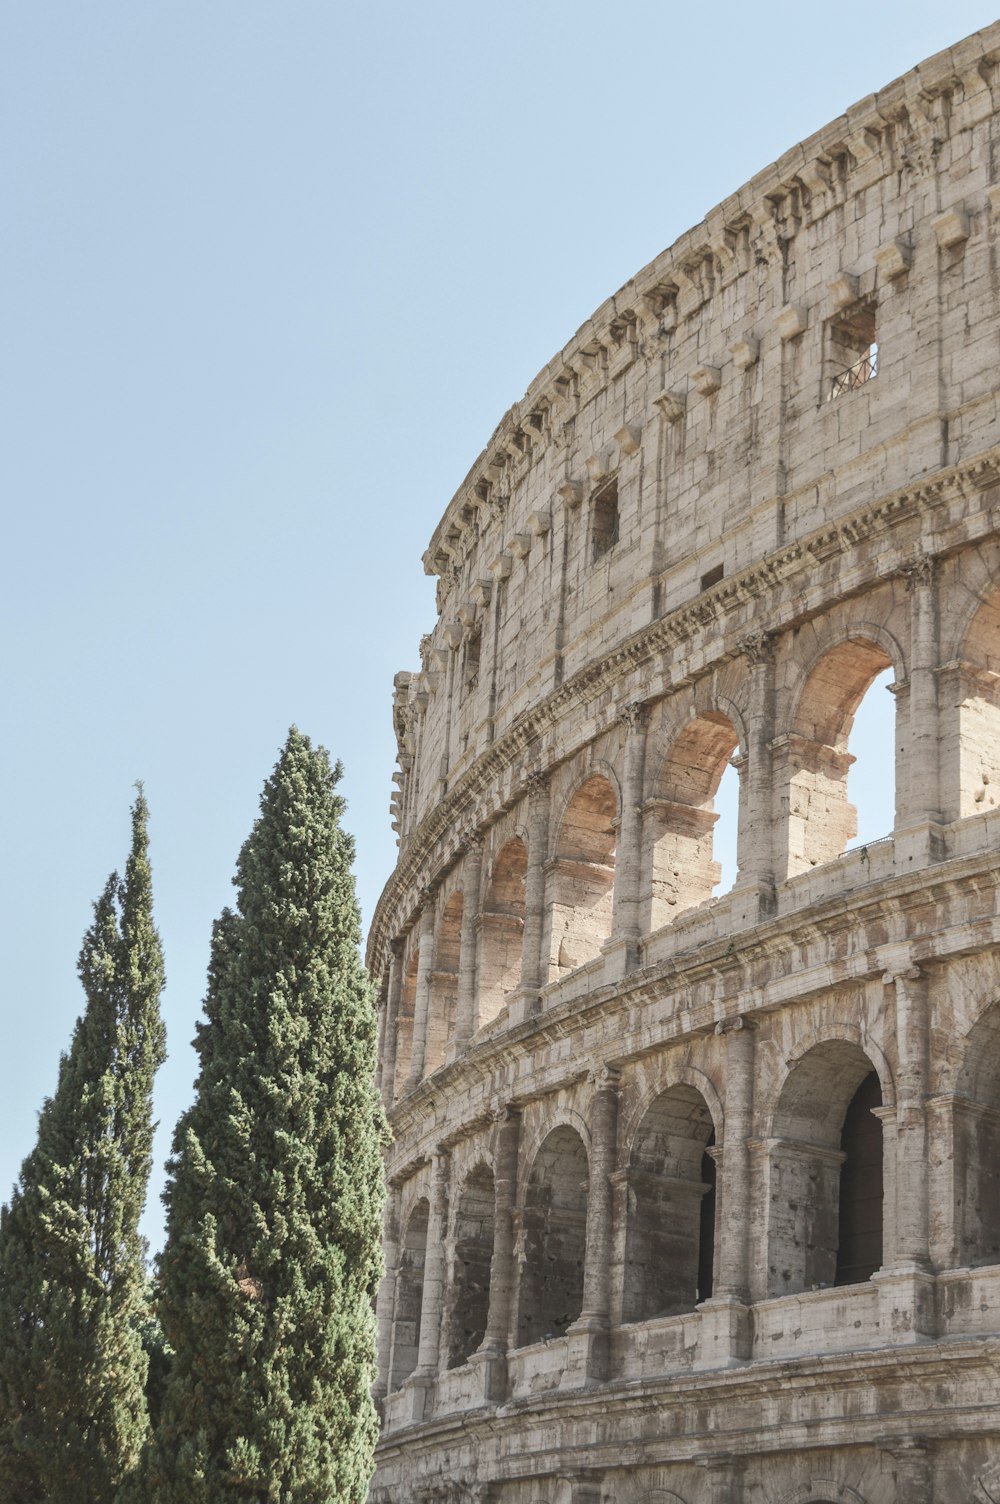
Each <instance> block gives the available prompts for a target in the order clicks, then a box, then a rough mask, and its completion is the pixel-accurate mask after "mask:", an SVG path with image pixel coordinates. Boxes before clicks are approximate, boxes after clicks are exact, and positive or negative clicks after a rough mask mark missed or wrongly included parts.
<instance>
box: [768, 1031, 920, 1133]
mask: <svg viewBox="0 0 1000 1504" xmlns="http://www.w3.org/2000/svg"><path fill="white" fill-rule="evenodd" d="M830 1043H842V1044H847V1045H856V1046H857V1048H858V1049H859V1050H860V1051H861V1053H862V1054H863V1055H865V1056H867V1058H868V1059H869V1060H870V1061H871V1063H872V1065H873V1066H874V1067H875V1070H876V1071H877V1072H878V1079H879V1085H880V1086H881V1088H882V1101H883V1102H884V1104H885V1106H886V1107H894V1106H895V1103H896V1081H895V1076H894V1073H893V1069H892V1066H891V1065H890V1064H889V1057H888V1055H887V1054H886V1053H885V1051H884V1050H883V1048H882V1046H881V1045H880V1044H879V1043H878V1042H877V1041H876V1040H875V1039H873V1038H872V1036H871V1034H869V1033H867V1032H866V1031H864V1030H862V1029H860V1028H859V1027H858V1025H857V1024H850V1023H845V1022H841V1021H830V1022H826V1023H824V1025H823V1028H822V1030H819V1029H816V1030H810V1031H809V1033H808V1035H807V1036H806V1037H805V1038H804V1039H800V1040H799V1042H798V1043H797V1044H796V1045H795V1046H794V1048H793V1049H792V1050H791V1051H790V1052H789V1054H788V1055H787V1056H786V1058H785V1070H784V1073H783V1074H782V1076H781V1078H780V1080H779V1082H778V1085H777V1089H776V1091H775V1093H774V1101H773V1102H772V1105H771V1107H770V1116H771V1117H772V1119H773V1116H774V1113H775V1112H776V1110H777V1101H778V1098H779V1097H780V1095H781V1093H782V1091H783V1090H784V1087H785V1083H786V1082H787V1080H788V1077H789V1076H790V1075H791V1073H792V1071H793V1070H794V1069H795V1067H796V1066H797V1065H798V1063H799V1061H800V1060H803V1059H805V1057H806V1055H808V1054H809V1053H810V1052H811V1051H812V1050H814V1049H815V1048H816V1046H817V1045H823V1044H830Z"/></svg>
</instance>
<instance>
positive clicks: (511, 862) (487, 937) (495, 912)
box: [477, 835, 528, 1024]
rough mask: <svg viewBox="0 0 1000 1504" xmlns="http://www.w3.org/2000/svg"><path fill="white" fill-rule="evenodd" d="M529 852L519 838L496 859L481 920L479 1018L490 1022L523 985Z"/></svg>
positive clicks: (478, 976) (511, 839)
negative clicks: (523, 947) (523, 945)
mask: <svg viewBox="0 0 1000 1504" xmlns="http://www.w3.org/2000/svg"><path fill="white" fill-rule="evenodd" d="M527 872H528V852H527V848H526V847H525V844H524V841H523V840H522V839H521V837H520V836H519V835H512V836H511V837H510V838H509V840H507V841H505V842H504V844H503V845H502V846H501V847H500V849H499V851H498V852H497V853H496V855H495V857H494V858H493V864H492V866H491V868H490V877H489V882H488V883H487V885H486V894H485V897H484V899H483V909H482V913H481V915H480V920H479V945H478V962H477V994H478V999H479V1004H478V1017H479V1023H480V1024H488V1023H491V1022H492V1020H493V1019H494V1018H496V1016H497V1014H498V1013H499V1012H500V1010H501V1009H502V1008H504V1007H505V1006H506V1003H507V999H508V997H509V995H510V994H511V993H512V992H514V991H515V990H516V989H517V987H518V986H519V985H520V981H521V948H522V941H523V936H524V895H525V881H526V877H527Z"/></svg>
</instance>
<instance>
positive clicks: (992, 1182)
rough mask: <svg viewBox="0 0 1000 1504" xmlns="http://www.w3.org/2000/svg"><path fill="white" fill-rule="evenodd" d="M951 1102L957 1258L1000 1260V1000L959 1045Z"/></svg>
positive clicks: (970, 1261)
mask: <svg viewBox="0 0 1000 1504" xmlns="http://www.w3.org/2000/svg"><path fill="white" fill-rule="evenodd" d="M960 1062H961V1063H960V1066H959V1069H958V1071H957V1072H956V1073H955V1075H954V1091H953V1093H951V1094H950V1099H948V1100H947V1105H948V1107H949V1108H950V1114H949V1115H950V1120H951V1121H950V1125H949V1126H950V1133H951V1139H952V1164H953V1167H954V1168H953V1177H954V1187H955V1202H956V1204H955V1222H956V1234H957V1244H958V1247H957V1258H958V1263H959V1264H961V1265H983V1264H1000V1001H996V1002H993V1003H991V1004H990V1005H989V1007H987V1008H986V1009H984V1011H983V1012H982V1013H981V1014H980V1015H979V1017H978V1018H977V1019H976V1022H975V1023H974V1024H973V1025H972V1027H971V1028H970V1029H969V1031H968V1033H967V1034H966V1036H965V1038H964V1039H963V1040H962V1043H961V1047H960Z"/></svg>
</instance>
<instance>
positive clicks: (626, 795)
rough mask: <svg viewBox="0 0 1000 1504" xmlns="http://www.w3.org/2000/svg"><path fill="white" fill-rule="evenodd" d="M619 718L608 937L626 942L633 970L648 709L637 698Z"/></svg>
mask: <svg viewBox="0 0 1000 1504" xmlns="http://www.w3.org/2000/svg"><path fill="white" fill-rule="evenodd" d="M619 719H620V720H621V721H622V723H623V725H624V726H625V728H626V734H625V757H624V764H623V767H622V807H621V820H620V822H619V826H618V847H617V851H616V854H615V890H614V913H613V917H612V921H611V938H612V941H615V940H620V941H624V942H625V952H626V955H625V970H626V971H633V970H634V969H635V967H636V966H637V965H638V963H639V941H640V939H641V938H642V921H641V910H640V901H641V895H642V802H643V801H642V792H643V789H642V786H643V773H644V769H645V763H646V727H647V725H648V724H649V712H648V710H647V709H646V707H645V705H643V704H641V703H640V702H639V701H636V702H634V703H633V704H631V705H627V706H626V707H625V709H624V710H623V711H622V714H621V716H620V717H619Z"/></svg>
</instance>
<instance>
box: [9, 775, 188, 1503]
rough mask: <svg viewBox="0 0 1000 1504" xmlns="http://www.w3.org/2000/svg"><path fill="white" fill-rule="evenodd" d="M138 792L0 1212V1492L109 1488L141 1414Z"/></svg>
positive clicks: (120, 1473) (150, 949)
mask: <svg viewBox="0 0 1000 1504" xmlns="http://www.w3.org/2000/svg"><path fill="white" fill-rule="evenodd" d="M146 817H147V811H146V803H145V800H144V798H143V797H142V793H141V791H140V794H139V797H138V798H137V800H136V802H135V805H134V807H133V810H132V849H131V853H130V855H129V859H128V865H127V867H126V870H125V880H124V882H119V880H118V877H117V875H115V874H112V876H111V877H110V878H109V879H108V883H107V886H106V887H105V889H104V892H103V893H102V895H101V897H100V898H99V899H98V901H97V903H96V904H95V905H94V922H93V924H92V925H91V927H90V929H89V930H88V931H87V934H86V936H85V938H84V942H83V948H82V950H81V952H80V961H79V974H80V980H81V981H82V983H83V987H84V990H85V992H86V995H87V1006H86V1011H85V1012H84V1014H83V1016H82V1018H80V1019H79V1020H78V1021H77V1025H76V1029H75V1031H74V1034H73V1040H72V1044H71V1046H70V1050H69V1053H68V1054H67V1055H64V1056H63V1057H62V1060H61V1062H60V1066H59V1079H58V1085H57V1087H56V1091H55V1095H54V1096H52V1097H51V1098H49V1100H48V1101H47V1102H46V1103H45V1105H44V1106H43V1108H42V1111H41V1114H40V1116H39V1120H38V1142H37V1144H36V1146H35V1148H34V1149H33V1150H32V1152H31V1153H30V1154H29V1155H28V1157H27V1159H26V1160H25V1161H24V1164H23V1166H22V1168H21V1175H20V1178H19V1181H18V1184H17V1185H16V1186H15V1188H14V1192H13V1195H12V1197H11V1201H10V1205H9V1206H5V1207H4V1208H3V1211H2V1212H0V1501H2V1504H42V1501H47V1504H110V1501H111V1500H112V1499H113V1498H114V1497H115V1491H116V1488H117V1486H118V1484H119V1483H120V1482H121V1481H122V1480H123V1479H124V1478H125V1477H126V1476H127V1475H128V1474H129V1472H130V1471H131V1470H132V1469H133V1468H134V1467H135V1465H136V1461H137V1459H138V1456H139V1453H140V1451H141V1448H142V1446H143V1444H144V1442H145V1440H146V1437H147V1433H148V1429H149V1423H148V1416H147V1410H146V1399H145V1394H144V1387H145V1382H146V1373H147V1367H148V1361H147V1357H146V1354H145V1352H144V1351H143V1345H142V1339H141V1334H140V1331H139V1317H140V1313H141V1311H142V1307H143V1299H144V1290H145V1271H144V1245H143V1242H142V1239H141V1238H140V1236H139V1231H138V1227H139V1218H140V1216H141V1213H142V1208H143V1202H144V1200H145V1194H146V1184H147V1181H148V1179H149V1169H150V1158H151V1151H152V1135H153V1123H152V1108H151V1096H152V1087H153V1078H154V1076H155V1074H156V1070H157V1067H158V1066H159V1065H160V1064H161V1062H162V1061H163V1058H164V1054H165V1042H164V1030H163V1024H162V1021H161V1018H160V1009H159V999H160V993H161V991H162V988H163V981H164V976H163V956H162V953H161V950H160V941H159V937H158V935H157V933H156V930H155V928H154V926H153V912H152V886H151V876H150V869H149V859H148V853H147V841H146Z"/></svg>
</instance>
